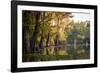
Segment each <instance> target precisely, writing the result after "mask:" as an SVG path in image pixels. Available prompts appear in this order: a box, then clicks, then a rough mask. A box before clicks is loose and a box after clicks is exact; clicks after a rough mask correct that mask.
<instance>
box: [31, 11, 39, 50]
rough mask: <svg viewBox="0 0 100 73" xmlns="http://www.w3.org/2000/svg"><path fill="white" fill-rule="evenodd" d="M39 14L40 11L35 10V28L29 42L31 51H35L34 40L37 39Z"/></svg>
mask: <svg viewBox="0 0 100 73" xmlns="http://www.w3.org/2000/svg"><path fill="white" fill-rule="evenodd" d="M40 15H41V12H35V19H36V20H35V29H34V33H33V37H32V42H31V48H32V50H33V52H35V51H36V46H35V45H36V40H37V33H38V26H39V20H40Z"/></svg>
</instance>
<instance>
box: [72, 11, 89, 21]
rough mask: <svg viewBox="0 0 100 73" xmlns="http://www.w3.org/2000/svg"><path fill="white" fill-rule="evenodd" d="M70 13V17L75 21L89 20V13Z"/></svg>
mask: <svg viewBox="0 0 100 73" xmlns="http://www.w3.org/2000/svg"><path fill="white" fill-rule="evenodd" d="M72 15H73V18H72V19H73V20H74V21H75V22H77V21H86V20H90V14H89V13H72Z"/></svg>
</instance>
